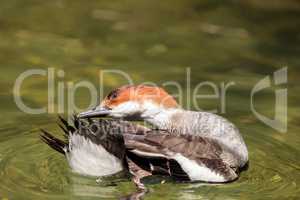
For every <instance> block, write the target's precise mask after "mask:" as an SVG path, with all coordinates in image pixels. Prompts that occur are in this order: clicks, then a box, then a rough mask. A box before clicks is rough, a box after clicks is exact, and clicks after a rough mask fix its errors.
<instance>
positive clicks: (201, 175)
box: [172, 153, 226, 183]
mask: <svg viewBox="0 0 300 200" xmlns="http://www.w3.org/2000/svg"><path fill="white" fill-rule="evenodd" d="M172 158H173V159H174V160H176V161H177V162H178V164H180V166H181V168H182V169H183V171H185V173H187V175H188V176H189V178H190V179H191V180H192V181H206V182H219V183H221V182H225V181H226V179H225V178H224V177H223V176H221V175H219V174H217V173H215V172H214V171H212V170H211V169H209V168H207V167H206V166H201V165H199V164H198V163H197V162H196V161H194V160H190V159H188V158H186V157H185V156H183V155H181V154H180V153H176V154H175V155H173V156H172Z"/></svg>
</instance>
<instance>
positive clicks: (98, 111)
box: [78, 107, 110, 118]
mask: <svg viewBox="0 0 300 200" xmlns="http://www.w3.org/2000/svg"><path fill="white" fill-rule="evenodd" d="M109 114H110V110H109V109H107V108H102V107H101V108H99V107H98V108H95V109H93V110H88V111H85V112H81V113H79V114H78V117H79V118H93V117H105V116H107V115H109Z"/></svg>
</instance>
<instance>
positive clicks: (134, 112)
mask: <svg viewBox="0 0 300 200" xmlns="http://www.w3.org/2000/svg"><path fill="white" fill-rule="evenodd" d="M176 108H178V104H177V102H176V100H175V99H174V97H172V96H171V95H169V94H168V93H167V92H166V91H165V90H164V89H162V88H160V87H155V86H147V85H137V86H123V87H120V88H117V89H115V90H113V91H111V92H110V93H109V94H108V95H107V96H106V97H105V98H104V99H103V101H102V102H101V103H100V105H99V106H97V107H95V108H94V109H92V110H89V111H86V112H82V113H80V114H79V115H78V116H79V117H80V118H90V117H104V116H108V117H113V118H129V119H134V120H139V119H146V118H151V117H153V116H155V115H156V114H158V113H160V112H161V111H165V110H170V109H176Z"/></svg>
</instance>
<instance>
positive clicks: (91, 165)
mask: <svg viewBox="0 0 300 200" xmlns="http://www.w3.org/2000/svg"><path fill="white" fill-rule="evenodd" d="M66 156H67V160H68V162H69V165H70V167H71V168H72V170H73V171H74V172H77V173H79V174H83V175H90V176H107V175H112V174H115V173H118V172H120V171H122V170H123V165H122V161H121V160H120V159H118V158H117V157H115V156H114V155H112V154H110V153H108V152H107V151H106V150H105V149H104V148H103V147H102V146H101V145H96V144H94V143H92V142H91V141H90V140H88V139H86V138H85V137H84V136H81V135H78V134H70V140H69V152H67V153H66Z"/></svg>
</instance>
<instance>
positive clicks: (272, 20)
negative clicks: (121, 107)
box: [0, 0, 300, 200]
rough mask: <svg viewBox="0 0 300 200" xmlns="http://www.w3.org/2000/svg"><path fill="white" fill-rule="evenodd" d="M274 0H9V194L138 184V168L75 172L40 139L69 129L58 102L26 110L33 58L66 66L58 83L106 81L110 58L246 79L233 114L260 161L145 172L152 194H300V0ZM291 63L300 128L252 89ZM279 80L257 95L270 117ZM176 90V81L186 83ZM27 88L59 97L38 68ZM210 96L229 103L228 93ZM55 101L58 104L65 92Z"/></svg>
mask: <svg viewBox="0 0 300 200" xmlns="http://www.w3.org/2000/svg"><path fill="white" fill-rule="evenodd" d="M263 2H264V3H262V1H258V0H247V1H246V0H245V1H235V0H231V1H230V0H227V1H217V0H211V1H208V0H203V1H196V0H194V1H179V0H165V1H156V0H153V1H138V0H126V1H79V0H75V1H61V0H53V1H37V0H28V1H21V0H10V1H4V0H1V1H0V72H1V73H0V108H1V109H0V110H1V115H0V199H1V200H5V199H20V200H21V199H22V200H23V199H32V200H34V199H116V198H120V197H123V196H126V195H129V194H131V193H132V192H134V191H135V188H134V186H133V184H132V183H131V182H130V181H129V180H128V179H126V178H120V177H118V178H114V179H112V180H111V179H109V178H108V179H106V180H103V182H102V183H100V184H97V183H96V182H95V178H91V177H83V176H79V175H76V174H74V173H72V172H71V171H70V169H69V167H68V165H67V163H66V161H65V158H64V157H63V156H61V155H59V154H58V153H56V152H54V151H53V150H51V149H50V148H48V147H47V146H46V145H44V144H43V143H42V142H41V141H40V140H39V136H38V134H39V129H40V128H44V129H47V130H49V131H53V132H56V133H57V135H59V129H58V127H57V125H56V121H57V119H56V113H49V114H47V113H46V114H37V115H30V114H26V113H24V112H22V111H20V109H19V108H18V107H17V106H16V104H15V102H14V98H13V86H14V83H15V80H16V78H17V77H18V76H19V75H20V74H21V73H22V72H24V71H25V70H28V69H32V68H36V69H45V70H46V69H47V68H49V67H53V68H55V70H56V71H57V70H58V69H61V70H63V71H64V72H65V76H64V77H63V78H59V77H58V78H57V77H56V78H57V79H56V86H57V84H58V82H60V83H64V84H67V82H74V83H77V82H79V81H81V80H88V81H91V82H92V83H93V84H94V85H95V86H97V88H98V89H99V87H100V86H99V70H104V69H120V70H122V71H124V72H126V73H128V74H129V75H130V76H131V78H132V79H133V80H134V82H135V83H141V82H144V81H152V82H155V83H157V84H163V83H164V82H165V81H177V82H179V83H180V84H181V85H182V86H184V88H186V68H187V67H189V68H190V70H191V87H192V88H194V87H195V86H196V84H198V83H199V82H201V81H212V82H213V83H216V84H218V85H219V84H220V83H222V82H225V83H228V82H230V81H233V82H235V85H234V86H232V87H231V88H230V89H229V90H228V94H227V99H226V100H227V101H226V102H227V103H226V112H225V113H223V114H222V115H223V116H225V117H226V118H228V119H230V120H231V121H232V122H234V123H235V124H236V125H237V127H239V129H240V131H241V132H242V134H243V137H244V138H245V141H246V144H247V146H248V148H249V155H250V167H249V169H248V171H246V172H243V173H242V174H241V177H240V179H239V180H237V181H236V182H233V183H230V184H225V185H205V184H200V183H197V184H188V183H174V182H172V181H167V182H166V183H165V184H160V183H159V182H158V181H154V180H152V179H150V180H145V182H146V185H147V186H148V187H149V189H150V192H149V193H148V194H146V196H145V199H249V200H250V199H251V200H252V199H299V197H300V187H299V184H300V161H299V158H300V157H299V152H300V135H299V134H300V123H299V121H300V114H299V112H300V107H299V102H300V93H299V92H300V90H299V89H300V88H299V80H300V79H299V76H300V68H299V65H300V57H299V55H300V45H299V44H300V29H299V27H300V4H299V2H297V1H296V0H287V1H279V0H276V1H271V0H268V1H263ZM284 66H287V67H288V84H285V85H282V86H280V87H279V88H288V131H287V132H286V133H281V132H279V131H277V130H274V129H273V128H271V127H269V126H267V125H266V124H264V123H262V122H261V121H260V120H258V119H257V118H256V117H255V115H254V114H253V112H252V111H251V109H250V93H251V89H252V88H253V86H254V85H255V84H256V83H257V82H258V81H259V80H261V79H262V78H264V77H265V76H267V75H272V73H273V72H274V71H276V70H278V69H280V68H281V67H284ZM122 84H124V80H123V79H121V78H118V77H117V76H112V75H111V76H110V77H108V78H106V79H105V80H104V86H105V91H106V92H107V91H109V90H110V89H112V88H114V87H118V86H120V85H122ZM274 89H278V86H276V87H275V86H274V87H272V88H271V89H266V90H264V91H261V92H260V93H259V94H257V95H256V98H255V107H256V109H257V110H258V111H259V112H260V113H263V114H264V115H266V116H268V117H272V116H273V115H274V104H275V95H274ZM167 90H168V91H169V92H170V93H176V89H175V88H174V87H169V88H168V87H167ZM55 91H57V88H56V90H55ZM201 91H203V93H204V94H209V93H211V92H212V90H211V88H206V89H205V90H204V88H203V90H201ZM65 92H66V94H65V108H64V110H65V111H66V110H67V101H66V99H67V94H68V93H67V91H65ZM183 93H184V101H183V102H182V104H183V107H189V106H188V104H187V103H188V102H189V101H191V100H190V99H188V98H187V97H188V95H187V94H188V93H187V89H183ZM55 94H56V93H55ZM21 96H22V99H23V100H24V102H25V103H26V105H29V106H31V107H34V108H39V107H43V106H47V79H46V77H43V76H32V77H30V78H28V79H26V80H25V81H24V84H23V85H22V88H21ZM75 99H76V105H77V107H79V108H81V109H85V108H86V106H87V105H88V104H89V101H90V97H89V94H88V92H87V90H86V89H84V88H81V89H78V91H77V92H76V95H75ZM198 103H199V106H200V107H201V108H203V109H206V110H209V109H215V108H218V109H219V110H220V106H219V104H220V102H219V101H218V100H214V99H213V100H211V99H202V100H201V101H199V102H198ZM54 108H55V111H56V112H57V101H55V105H54ZM191 109H195V107H194V106H191ZM112 181H114V183H111V182H112Z"/></svg>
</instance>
